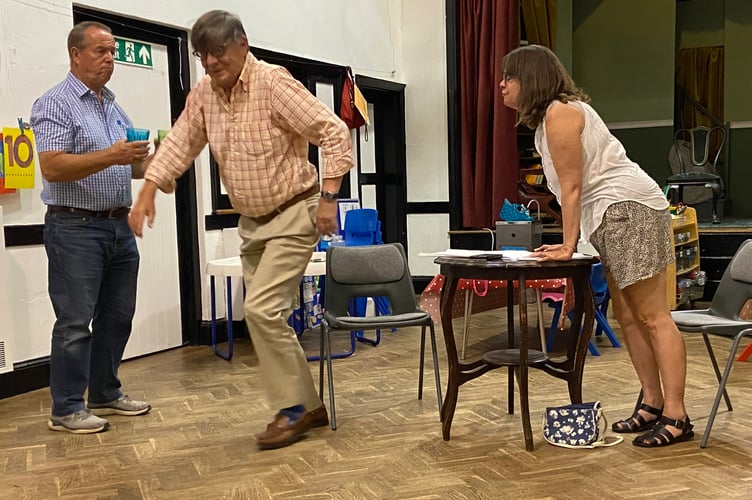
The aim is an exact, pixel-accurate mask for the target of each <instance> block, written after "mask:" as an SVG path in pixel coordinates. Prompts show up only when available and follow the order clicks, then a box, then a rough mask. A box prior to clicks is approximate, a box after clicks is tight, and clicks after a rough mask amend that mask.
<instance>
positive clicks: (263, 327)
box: [129, 10, 353, 449]
mask: <svg viewBox="0 0 752 500" xmlns="http://www.w3.org/2000/svg"><path fill="white" fill-rule="evenodd" d="M191 45H193V48H194V49H195V50H194V52H193V53H194V55H195V56H196V57H198V58H200V59H201V64H202V65H203V67H204V70H205V71H206V73H207V76H205V77H204V78H203V79H202V80H201V81H200V82H199V83H198V84H197V85H196V86H195V87H194V88H193V89H192V90H191V92H190V94H189V95H188V98H187V101H186V105H185V109H184V110H183V113H182V114H181V115H180V117H179V118H178V120H177V122H175V125H174V126H173V127H172V130H171V131H170V134H169V135H168V136H167V137H166V138H165V140H164V141H163V142H162V143H161V145H160V147H159V149H158V151H157V153H156V155H155V156H154V158H153V160H152V162H151V164H150V165H149V168H148V169H147V171H146V174H145V176H144V178H145V179H146V182H145V184H144V187H143V188H142V189H141V192H140V194H139V197H138V201H137V202H136V204H135V205H134V206H133V209H132V211H131V214H130V219H129V223H130V226H131V229H133V232H134V233H135V234H136V236H142V230H143V223H144V218H146V220H147V224H148V225H149V227H151V226H152V223H153V221H154V215H155V211H154V196H155V194H156V191H157V189H160V190H162V191H164V192H166V193H169V192H171V191H172V190H173V189H174V185H175V184H174V181H175V179H176V178H177V177H179V176H180V175H181V174H182V173H183V172H185V170H186V169H187V168H188V166H189V165H190V164H191V162H192V161H193V159H194V158H195V157H196V156H197V155H198V154H199V153H200V152H201V150H202V149H203V148H204V146H205V145H206V144H207V143H208V144H209V146H210V147H211V150H212V153H213V154H214V157H215V158H216V160H217V163H218V164H219V172H220V176H221V178H222V182H223V184H224V186H225V189H226V190H227V194H228V196H229V198H230V201H231V202H232V205H233V207H234V208H235V209H236V210H237V211H238V212H240V220H239V222H238V234H239V235H240V237H241V238H242V244H241V247H240V256H241V261H242V265H243V278H244V281H245V285H246V290H247V292H246V298H245V304H244V309H245V320H246V323H247V325H248V331H249V332H250V334H251V337H252V340H253V345H254V348H255V350H256V353H257V355H258V359H259V366H260V372H261V376H262V378H263V382H264V384H265V387H266V388H267V391H268V397H269V401H270V404H271V407H272V408H274V409H277V410H278V412H277V414H276V416H275V418H274V420H273V421H272V422H271V423H270V424H269V425H268V426H267V428H266V430H265V431H264V432H261V433H259V434H257V435H256V440H257V442H258V446H259V447H260V448H262V449H270V448H280V447H282V446H287V445H289V444H292V443H294V442H295V441H297V440H298V439H299V438H300V437H301V436H302V435H303V434H304V433H305V432H306V431H308V430H309V429H311V428H313V427H321V426H325V425H328V423H329V417H328V414H327V411H326V408H325V407H324V406H323V404H322V402H321V400H320V399H319V397H318V394H317V391H316V388H315V386H314V383H313V378H312V377H311V372H310V370H309V368H308V364H307V362H306V358H305V354H304V352H303V349H302V347H301V346H300V343H299V342H298V339H297V337H296V336H295V332H294V331H293V330H292V328H290V327H289V326H288V325H287V317H288V315H289V313H290V311H291V308H292V302H293V298H294V296H295V293H296V291H297V289H298V286H299V283H300V280H301V278H302V277H303V273H304V271H305V268H306V265H307V264H308V261H309V260H310V258H311V254H312V252H313V248H314V247H315V246H316V243H317V241H318V238H319V235H320V234H332V233H334V232H335V231H336V230H337V193H338V192H339V188H340V184H341V183H342V177H343V176H344V175H345V174H346V173H347V172H348V171H349V170H350V168H352V163H353V162H352V151H351V150H352V145H351V141H350V132H349V130H348V128H347V126H346V125H345V124H344V123H343V122H342V121H341V120H340V119H339V118H338V117H337V116H336V115H335V114H334V113H333V112H332V111H331V110H330V109H329V108H327V107H326V106H325V105H324V104H323V103H322V102H321V101H319V100H318V99H317V98H316V97H315V96H313V95H312V94H311V93H310V92H309V91H308V90H307V89H306V88H305V87H303V86H302V85H301V84H300V83H299V82H298V81H297V80H295V79H294V78H293V77H292V76H291V75H290V73H289V72H288V71H287V70H286V69H284V68H282V67H279V66H274V65H270V64H267V63H265V62H262V61H259V60H257V59H256V58H255V57H254V56H253V55H252V54H250V53H249V52H248V39H247V38H246V34H245V30H244V29H243V25H242V23H241V21H240V19H239V18H238V17H237V16H235V15H234V14H230V13H228V12H225V11H221V10H212V11H209V12H207V13H205V14H203V15H202V16H201V17H200V18H199V19H198V20H197V21H196V23H195V24H194V25H193V29H192V32H191ZM309 143H313V144H315V145H317V146H319V148H320V149H321V152H322V157H323V164H322V166H321V167H322V173H323V176H322V177H323V181H322V185H321V186H319V184H318V173H317V171H316V169H315V167H314V166H313V165H311V164H310V163H309V162H308V145H309Z"/></svg>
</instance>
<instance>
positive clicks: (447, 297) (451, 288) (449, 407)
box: [441, 274, 460, 441]
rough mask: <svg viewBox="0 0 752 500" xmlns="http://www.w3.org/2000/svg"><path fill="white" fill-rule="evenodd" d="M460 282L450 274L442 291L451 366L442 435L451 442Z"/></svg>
mask: <svg viewBox="0 0 752 500" xmlns="http://www.w3.org/2000/svg"><path fill="white" fill-rule="evenodd" d="M457 284H458V280H457V279H454V277H453V276H452V275H451V274H449V275H447V276H445V279H444V286H443V287H442V289H441V329H442V331H443V332H444V342H445V344H446V350H447V363H448V364H449V377H448V379H447V392H446V397H445V398H444V404H443V405H442V406H441V434H442V437H443V439H444V441H449V434H450V430H451V428H452V420H453V419H454V410H455V409H456V408H457V395H458V393H459V387H460V386H459V384H460V382H459V359H458V358H457V345H456V343H455V342H454V329H453V327H452V303H451V301H452V300H453V299H454V295H455V293H456V292H457Z"/></svg>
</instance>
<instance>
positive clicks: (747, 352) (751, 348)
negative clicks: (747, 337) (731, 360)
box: [736, 342, 752, 361]
mask: <svg viewBox="0 0 752 500" xmlns="http://www.w3.org/2000/svg"><path fill="white" fill-rule="evenodd" d="M750 356H752V342H750V343H749V345H747V347H746V348H745V349H744V350H743V351H742V353H741V354H740V355H739V357H738V358H736V360H737V361H747V358H749V357H750Z"/></svg>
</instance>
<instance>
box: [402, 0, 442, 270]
mask: <svg viewBox="0 0 752 500" xmlns="http://www.w3.org/2000/svg"><path fill="white" fill-rule="evenodd" d="M445 20H446V7H445V1H444V0H442V1H438V0H405V1H404V2H402V30H401V31H402V55H403V57H402V68H403V75H404V81H405V82H407V87H406V88H405V107H406V108H407V109H406V114H407V117H406V121H407V123H406V138H407V200H408V201H410V202H426V201H448V200H449V175H448V169H449V167H448V161H449V159H448V154H449V153H448V145H447V79H446V75H447V66H446V26H445ZM407 230H408V235H407V245H408V259H409V261H410V272H411V273H412V274H413V276H433V275H435V274H436V273H438V272H439V266H437V265H436V264H434V263H433V259H431V258H427V257H418V254H419V253H420V252H437V251H441V250H446V249H447V248H449V237H448V235H447V231H448V230H449V216H448V215H446V214H413V215H408V218H407Z"/></svg>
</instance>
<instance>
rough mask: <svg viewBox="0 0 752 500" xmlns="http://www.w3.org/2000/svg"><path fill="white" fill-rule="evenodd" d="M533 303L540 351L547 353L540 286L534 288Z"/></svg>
mask: <svg viewBox="0 0 752 500" xmlns="http://www.w3.org/2000/svg"><path fill="white" fill-rule="evenodd" d="M535 303H536V311H537V314H538V333H539V334H540V344H541V351H543V354H546V355H548V347H547V346H546V328H545V327H544V326H543V300H542V299H541V289H540V288H536V289H535Z"/></svg>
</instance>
